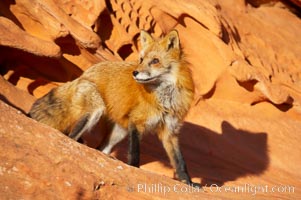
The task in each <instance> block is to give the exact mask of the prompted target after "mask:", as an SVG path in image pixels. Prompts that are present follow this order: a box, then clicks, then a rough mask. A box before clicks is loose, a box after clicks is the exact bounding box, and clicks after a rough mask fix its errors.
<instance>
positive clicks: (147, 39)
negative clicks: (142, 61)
mask: <svg viewBox="0 0 301 200" xmlns="http://www.w3.org/2000/svg"><path fill="white" fill-rule="evenodd" d="M140 42H141V47H142V49H145V48H146V47H148V46H149V45H150V44H151V43H153V42H154V39H153V38H152V36H151V35H150V34H149V33H148V32H146V31H144V30H141V32H140Z"/></svg>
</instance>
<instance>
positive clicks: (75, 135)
mask: <svg viewBox="0 0 301 200" xmlns="http://www.w3.org/2000/svg"><path fill="white" fill-rule="evenodd" d="M89 116H90V115H89V114H85V115H84V116H82V117H81V118H80V119H79V120H78V121H77V122H76V124H75V126H74V127H73V129H72V130H71V132H70V134H69V135H68V136H69V137H70V138H72V139H75V140H78V139H79V138H80V136H81V135H79V134H82V130H83V129H84V127H85V126H86V124H87V122H88V120H89Z"/></svg>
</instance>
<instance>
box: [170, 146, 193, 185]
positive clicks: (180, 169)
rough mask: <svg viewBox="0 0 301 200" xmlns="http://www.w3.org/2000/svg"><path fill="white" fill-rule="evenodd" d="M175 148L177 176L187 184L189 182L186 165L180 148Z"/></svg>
mask: <svg viewBox="0 0 301 200" xmlns="http://www.w3.org/2000/svg"><path fill="white" fill-rule="evenodd" d="M174 150H175V160H176V174H177V176H178V177H177V178H178V179H179V180H181V181H183V182H185V183H187V184H191V180H190V176H189V175H188V171H187V167H186V163H185V160H184V158H183V155H182V153H181V150H180V149H174Z"/></svg>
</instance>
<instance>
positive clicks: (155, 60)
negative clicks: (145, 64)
mask: <svg viewBox="0 0 301 200" xmlns="http://www.w3.org/2000/svg"><path fill="white" fill-rule="evenodd" d="M158 63H159V59H158V58H154V59H152V61H151V62H150V64H152V65H154V64H158Z"/></svg>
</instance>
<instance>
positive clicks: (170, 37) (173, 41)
mask: <svg viewBox="0 0 301 200" xmlns="http://www.w3.org/2000/svg"><path fill="white" fill-rule="evenodd" d="M164 40H166V49H167V51H168V50H170V49H180V39H179V34H178V31H177V30H172V31H170V32H169V33H168V34H167V35H166V36H165V38H164Z"/></svg>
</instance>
